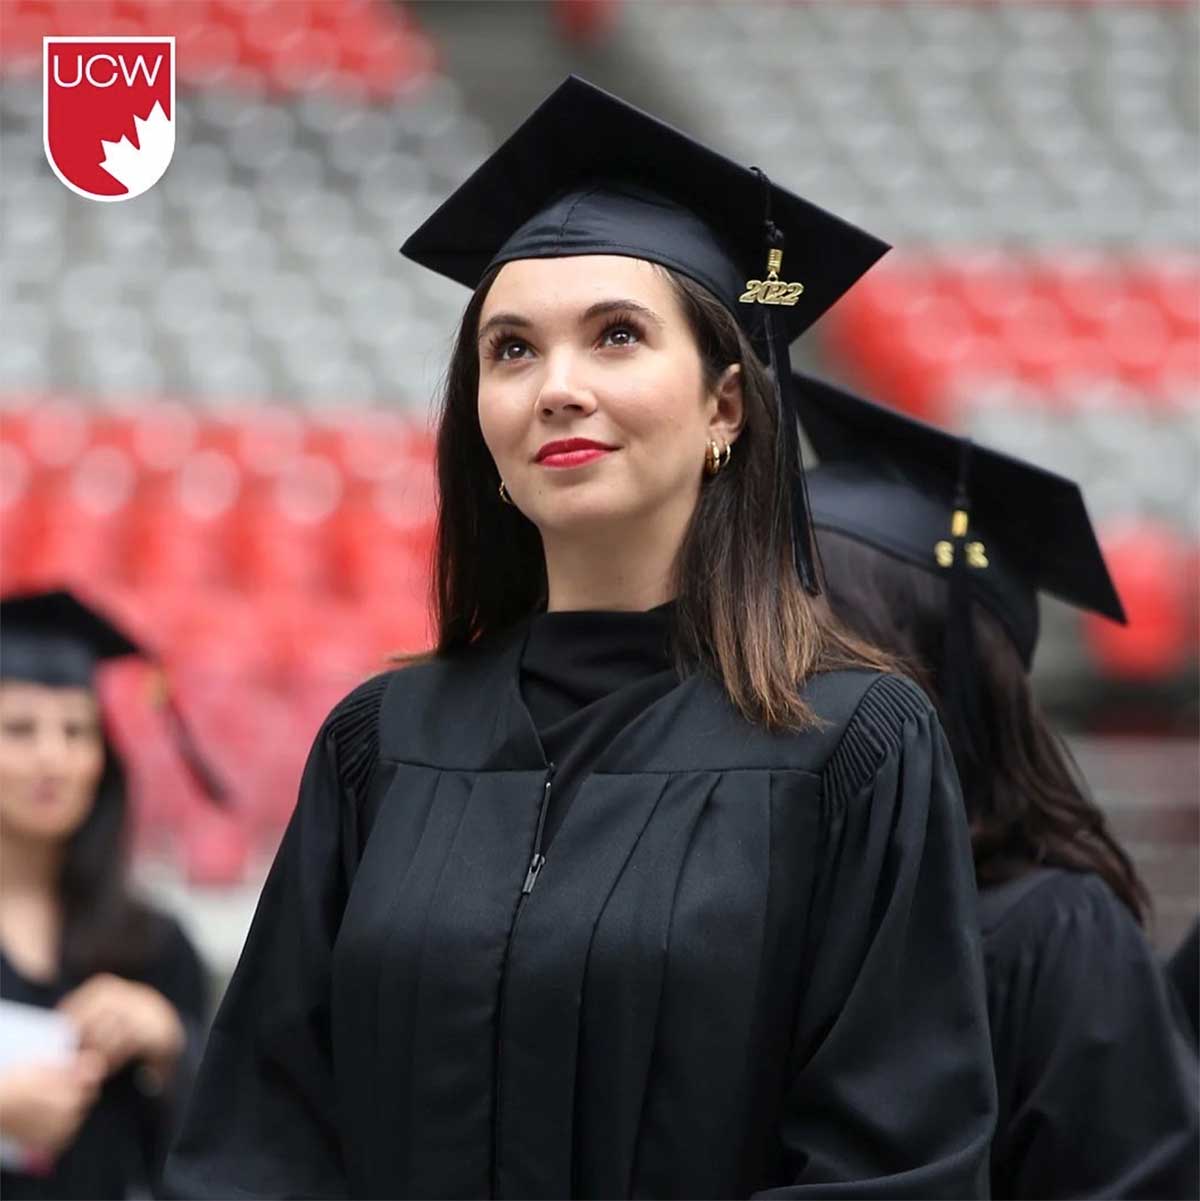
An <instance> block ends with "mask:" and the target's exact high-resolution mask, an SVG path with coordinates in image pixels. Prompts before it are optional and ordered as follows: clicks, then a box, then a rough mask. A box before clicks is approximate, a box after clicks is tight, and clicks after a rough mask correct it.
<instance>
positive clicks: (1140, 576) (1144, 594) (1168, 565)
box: [1084, 522, 1197, 680]
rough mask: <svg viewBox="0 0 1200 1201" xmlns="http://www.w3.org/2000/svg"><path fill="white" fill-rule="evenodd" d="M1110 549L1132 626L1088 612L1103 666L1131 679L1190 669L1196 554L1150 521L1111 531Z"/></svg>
mask: <svg viewBox="0 0 1200 1201" xmlns="http://www.w3.org/2000/svg"><path fill="white" fill-rule="evenodd" d="M1104 548H1105V556H1106V557H1107V559H1108V562H1109V566H1110V568H1111V570H1112V573H1113V578H1114V579H1115V581H1116V584H1117V588H1118V590H1119V591H1120V593H1121V598H1122V601H1123V602H1124V605H1125V612H1126V615H1127V616H1128V618H1129V624H1128V625H1127V626H1125V627H1122V626H1118V625H1115V624H1114V623H1113V622H1110V621H1105V620H1104V619H1103V618H1099V617H1095V616H1094V615H1091V614H1088V615H1087V617H1086V620H1085V622H1084V630H1085V636H1086V639H1087V643H1088V646H1089V647H1090V648H1091V651H1092V654H1093V655H1094V656H1095V658H1096V659H1097V661H1098V662H1099V664H1100V666H1101V668H1102V669H1103V670H1104V672H1105V673H1106V674H1108V675H1113V676H1117V677H1120V678H1123V679H1129V680H1153V679H1158V678H1161V677H1168V678H1169V677H1171V676H1173V675H1175V674H1177V673H1178V672H1180V671H1182V670H1184V669H1185V668H1186V665H1187V663H1188V662H1189V659H1190V658H1192V657H1194V655H1195V652H1196V629H1195V621H1196V615H1197V614H1196V608H1197V598H1196V573H1195V567H1196V563H1195V554H1194V552H1191V553H1189V548H1188V547H1187V546H1186V545H1185V544H1184V543H1183V542H1182V540H1181V539H1180V538H1179V537H1177V536H1176V535H1175V534H1174V533H1173V532H1172V531H1171V530H1168V529H1165V528H1162V527H1159V526H1156V525H1154V524H1152V523H1149V522H1143V523H1139V524H1138V525H1131V526H1128V527H1125V528H1122V529H1118V530H1110V531H1109V533H1108V535H1107V536H1106V537H1105V538H1104Z"/></svg>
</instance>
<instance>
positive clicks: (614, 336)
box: [600, 325, 638, 346]
mask: <svg viewBox="0 0 1200 1201" xmlns="http://www.w3.org/2000/svg"><path fill="white" fill-rule="evenodd" d="M600 341H601V342H603V343H604V344H605V345H606V346H632V345H633V344H634V343H635V342H637V341H638V331H637V330H636V329H634V328H633V326H631V325H612V326H609V328H608V329H606V330H605V331H604V334H603V335H602V337H601V339H600Z"/></svg>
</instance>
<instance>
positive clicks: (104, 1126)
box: [0, 916, 208, 1201]
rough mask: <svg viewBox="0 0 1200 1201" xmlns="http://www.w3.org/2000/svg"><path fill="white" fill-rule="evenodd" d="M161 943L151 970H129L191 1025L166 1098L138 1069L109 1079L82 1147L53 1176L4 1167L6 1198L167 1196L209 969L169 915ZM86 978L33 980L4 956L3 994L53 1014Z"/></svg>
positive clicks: (162, 922)
mask: <svg viewBox="0 0 1200 1201" xmlns="http://www.w3.org/2000/svg"><path fill="white" fill-rule="evenodd" d="M156 925H157V927H158V945H157V947H156V949H155V950H154V952H153V953H152V954H151V956H150V957H149V959H148V960H147V962H146V965H145V967H144V968H143V969H142V970H141V971H139V972H137V973H136V974H135V973H124V974H125V976H126V978H127V979H130V980H138V981H139V982H141V983H143V984H149V985H150V986H151V987H152V988H154V989H157V990H158V992H160V993H162V995H163V996H164V997H166V998H167V1000H168V1001H170V1002H171V1004H172V1005H174V1006H175V1009H176V1010H177V1011H178V1013H179V1015H180V1018H181V1019H182V1021H183V1025H184V1030H185V1032H186V1034H187V1041H188V1047H187V1049H186V1050H185V1052H184V1055H183V1057H182V1061H181V1063H180V1065H179V1068H178V1070H177V1073H176V1078H175V1080H174V1081H173V1084H172V1087H170V1088H168V1089H167V1090H166V1091H165V1092H164V1093H162V1094H161V1095H157V1096H155V1095H151V1094H149V1093H147V1092H145V1091H144V1090H143V1089H141V1088H139V1086H138V1082H137V1075H136V1068H135V1066H134V1065H131V1066H129V1067H127V1068H125V1069H124V1070H123V1071H121V1072H118V1073H117V1074H116V1075H115V1076H110V1077H109V1079H108V1080H107V1081H105V1083H104V1086H103V1088H102V1089H101V1092H100V1097H99V1099H98V1100H97V1101H96V1103H95V1105H94V1106H93V1107H92V1109H91V1111H90V1113H89V1114H88V1116H87V1118H86V1119H85V1120H84V1122H83V1125H82V1126H80V1128H79V1131H78V1133H77V1135H76V1137H75V1140H74V1142H72V1143H71V1145H70V1146H69V1147H67V1149H66V1150H65V1151H64V1152H63V1153H62V1154H61V1155H60V1156H59V1157H58V1159H57V1160H56V1161H55V1163H54V1166H53V1169H52V1170H51V1171H50V1173H49V1174H47V1175H38V1176H34V1175H30V1174H28V1173H25V1172H18V1171H13V1170H11V1169H10V1168H8V1167H5V1168H4V1169H3V1170H0V1197H3V1198H4V1201H16V1199H18V1198H25V1197H29V1198H46V1199H47V1201H49V1199H50V1198H59V1199H61V1198H115V1197H127V1196H147V1195H150V1194H151V1193H153V1194H154V1195H159V1189H160V1179H159V1175H160V1172H161V1170H162V1164H163V1159H164V1157H165V1155H166V1151H167V1146H168V1143H169V1141H170V1138H171V1136H172V1135H173V1133H174V1126H175V1123H176V1121H177V1119H178V1116H179V1115H178V1104H177V1102H178V1099H179V1098H180V1096H181V1095H182V1094H183V1093H184V1092H185V1091H186V1089H187V1087H188V1084H189V1083H190V1079H191V1076H192V1074H193V1073H194V1071H195V1067H196V1060H197V1059H198V1058H199V1049H200V1045H201V1043H202V1041H203V1037H204V1024H205V1022H206V1020H207V1017H208V984H207V980H206V977H205V972H204V968H203V965H202V964H201V962H200V959H199V957H198V956H197V954H196V951H195V949H194V948H193V946H192V944H191V942H190V941H189V940H188V938H187V935H185V934H184V932H183V931H182V930H181V929H180V927H179V925H178V923H177V922H175V921H174V920H172V919H170V918H167V917H165V916H163V917H161V918H160V919H159V920H158V921H157V922H156ZM80 983H82V981H74V980H71V981H68V980H65V979H60V980H56V981H53V982H41V981H36V980H30V979H29V978H28V977H26V976H23V975H22V974H21V973H20V972H19V971H17V969H16V968H15V967H13V965H12V964H11V963H10V962H9V960H8V959H7V958H6V957H5V956H4V954H3V953H2V952H0V996H2V997H3V998H4V999H5V1000H6V1001H18V1002H20V1003H21V1004H23V1005H37V1006H39V1007H40V1008H43V1009H52V1008H53V1007H54V1006H55V1005H57V1004H58V1002H59V1001H60V1000H62V998H63V997H64V996H66V994H67V993H68V992H70V991H71V990H72V989H74V988H75V987H76V986H77V985H78V984H80Z"/></svg>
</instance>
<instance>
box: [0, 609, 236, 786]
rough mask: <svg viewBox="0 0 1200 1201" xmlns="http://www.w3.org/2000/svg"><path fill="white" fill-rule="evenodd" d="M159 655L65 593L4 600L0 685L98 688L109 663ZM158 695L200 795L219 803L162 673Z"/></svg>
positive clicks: (0, 628) (216, 782)
mask: <svg viewBox="0 0 1200 1201" xmlns="http://www.w3.org/2000/svg"><path fill="white" fill-rule="evenodd" d="M127 655H138V656H141V657H142V658H145V659H149V660H151V661H154V659H155V656H154V655H153V654H152V653H151V652H150V651H149V650H148V649H147V648H146V647H144V646H142V645H141V644H139V643H138V642H136V641H135V640H134V639H133V638H132V637H131V636H130V635H129V634H127V633H126V632H125V631H124V630H122V629H121V628H120V627H119V626H117V625H116V624H115V623H114V622H113V621H112V620H111V619H110V618H109V617H108V616H106V615H105V614H104V613H102V612H101V611H100V610H99V609H97V608H95V607H94V606H93V605H91V604H88V603H87V602H85V601H83V600H82V599H81V598H80V597H79V596H78V595H76V594H75V593H74V592H70V591H68V590H67V589H64V588H58V589H53V590H50V591H39V592H25V593H18V594H12V595H9V596H5V597H3V598H0V681H3V680H10V681H21V682H23V683H28V684H43V685H45V686H47V687H50V688H72V687H75V688H93V689H94V688H95V687H96V672H97V671H98V670H99V669H100V668H101V667H102V666H103V665H104V664H105V663H106V662H108V661H109V660H111V659H121V658H124V657H125V656H127ZM158 670H159V680H158V683H159V689H158V695H157V696H156V697H155V698H154V699H155V701H156V702H157V703H158V704H159V706H160V707H161V708H162V711H163V715H164V717H165V719H166V721H167V725H168V727H169V729H170V732H171V736H172V738H173V739H174V741H175V744H176V746H177V747H178V750H179V754H180V757H181V758H182V759H183V760H184V762H185V763H186V764H187V766H188V768H189V770H190V771H191V772H192V775H193V776H194V777H195V779H196V782H197V783H198V784H199V785H200V788H201V789H202V791H203V792H204V793H205V794H206V795H207V796H208V797H210V798H211V799H212V800H214V801H217V802H223V801H224V800H225V796H226V793H225V788H224V786H223V785H222V784H221V781H220V780H219V779H218V778H217V776H216V774H215V773H214V771H213V769H212V768H211V766H210V765H209V764H208V762H207V760H206V759H205V758H204V756H203V755H202V754H201V753H200V750H199V748H198V746H197V745H196V742H195V739H194V738H193V737H192V734H191V731H190V730H189V729H188V727H187V724H186V723H185V722H184V720H183V715H182V714H181V713H180V712H179V708H178V706H177V705H176V704H175V701H174V699H173V698H172V697H171V695H170V693H169V690H168V689H167V686H166V677H165V675H163V673H162V669H161V668H159V669H158Z"/></svg>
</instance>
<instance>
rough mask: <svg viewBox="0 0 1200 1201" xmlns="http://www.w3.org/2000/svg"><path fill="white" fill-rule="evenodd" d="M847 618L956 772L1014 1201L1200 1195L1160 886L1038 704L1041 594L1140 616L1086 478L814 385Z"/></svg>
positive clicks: (1191, 1070) (831, 549)
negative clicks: (937, 719)
mask: <svg viewBox="0 0 1200 1201" xmlns="http://www.w3.org/2000/svg"><path fill="white" fill-rule="evenodd" d="M795 384H796V392H797V393H798V395H799V397H800V401H799V404H800V412H801V420H802V421H803V423H804V428H805V432H806V433H807V435H808V437H809V440H810V442H811V443H812V446H813V449H814V450H815V451H816V454H817V456H818V458H819V459H820V460H821V466H820V467H819V468H817V469H816V470H815V471H812V472H810V473H809V475H808V482H809V492H810V497H811V503H812V511H813V523H814V525H815V527H816V529H817V532H818V542H819V548H820V554H821V559H822V562H823V569H824V575H825V581H826V585H827V589H828V593H827V595H828V598H829V602H830V604H831V606H832V607H833V608H834V610H835V611H836V613H837V614H838V616H839V617H840V618H841V619H842V620H843V621H844V622H846V623H847V624H848V625H849V626H850V628H851V629H852V630H853V631H854V632H855V633H857V634H858V635H860V636H862V637H865V638H867V639H869V640H870V641H872V642H874V643H875V644H876V645H878V646H880V647H881V648H883V649H885V650H887V651H890V652H892V653H893V654H896V655H898V656H900V657H901V658H902V660H903V661H904V662H905V663H906V664H907V668H908V671H909V672H910V674H911V675H912V676H913V677H914V678H915V679H916V680H917V681H918V683H920V684H921V685H922V686H923V687H924V688H925V690H926V691H927V692H928V694H929V695H930V697H931V698H933V700H934V702H935V704H936V706H937V708H938V710H939V713H940V716H941V718H942V722H943V725H944V727H945V729H946V732H947V736H948V738H949V740H950V745H951V749H952V750H953V752H954V759H955V764H956V766H957V768H958V772H959V776H960V779H961V782H962V790H963V797H964V799H965V801H966V805H967V812H968V816H969V818H970V822H971V835H972V845H973V849H974V856H975V868H976V875H977V878H978V883H979V888H980V919H981V925H982V933H983V938H984V961H985V968H986V972H987V985H988V1011H989V1017H990V1021H991V1026H992V1044H993V1051H994V1055H995V1060H996V1076H997V1086H998V1092H999V1102H1000V1112H999V1120H998V1123H997V1129H996V1138H995V1141H994V1143H993V1153H992V1169H991V1175H992V1195H993V1196H994V1197H998V1198H1000V1197H1029V1198H1034V1197H1036V1198H1055V1197H1159V1198H1163V1197H1189V1198H1191V1197H1196V1196H1198V1195H1200V1181H1198V1179H1197V1172H1198V1153H1200V1142H1198V1137H1197V1127H1198V1117H1197V1071H1196V1060H1195V1057H1194V1054H1193V1053H1191V1051H1190V1048H1189V1046H1188V1039H1187V1037H1186V1036H1185V1034H1184V1032H1183V1028H1182V1027H1183V1019H1182V1012H1181V1008H1180V1007H1179V1006H1178V1005H1177V1004H1175V999H1174V997H1173V995H1172V990H1171V986H1170V984H1169V983H1168V981H1167V978H1166V975H1165V973H1164V972H1163V971H1162V970H1161V968H1160V965H1159V963H1158V960H1157V958H1156V956H1155V954H1154V951H1153V950H1152V948H1151V946H1150V944H1149V942H1148V941H1147V939H1146V937H1145V935H1144V934H1143V932H1142V923H1143V922H1144V920H1145V918H1146V915H1147V910H1148V907H1149V906H1148V898H1147V893H1146V889H1145V887H1144V885H1143V884H1142V881H1141V880H1140V879H1139V878H1138V876H1137V873H1136V871H1135V869H1134V867H1133V865H1132V863H1131V862H1130V859H1129V857H1128V855H1126V853H1125V851H1124V850H1123V849H1122V848H1121V846H1120V845H1119V843H1118V842H1117V840H1116V838H1115V837H1114V836H1113V834H1112V833H1111V832H1110V830H1109V829H1108V828H1107V825H1106V823H1105V820H1104V817H1103V814H1102V813H1101V810H1100V809H1099V807H1098V806H1097V805H1096V804H1095V802H1094V801H1093V800H1092V799H1091V797H1090V796H1089V795H1088V792H1087V789H1086V786H1085V785H1084V783H1083V782H1082V780H1081V779H1080V777H1079V775H1078V771H1077V769H1076V768H1075V765H1074V763H1073V761H1072V759H1071V757H1070V754H1069V752H1068V751H1067V749H1066V748H1065V746H1064V745H1063V744H1062V742H1061V740H1060V739H1059V738H1058V737H1057V736H1056V734H1055V733H1054V732H1053V731H1052V730H1051V729H1050V728H1049V726H1048V725H1047V723H1046V721H1045V719H1044V717H1043V716H1042V715H1041V712H1040V710H1039V708H1038V706H1037V703H1036V701H1035V699H1034V697H1033V693H1032V689H1031V686H1030V680H1029V675H1028V672H1029V667H1030V664H1031V662H1032V658H1033V652H1034V648H1035V646H1036V644H1037V637H1038V600H1037V594H1038V592H1039V591H1044V592H1049V593H1051V594H1053V595H1055V596H1058V597H1059V598H1060V599H1062V600H1065V601H1067V602H1068V603H1071V604H1074V605H1076V606H1078V607H1080V608H1084V609H1089V610H1092V611H1095V612H1098V613H1101V614H1104V615H1105V616H1107V617H1110V618H1112V619H1113V620H1116V621H1122V622H1123V621H1124V619H1125V618H1124V612H1123V609H1122V606H1121V602H1120V599H1119V598H1118V596H1117V593H1116V589H1115V588H1114V586H1113V583H1112V580H1111V578H1110V576H1109V572H1108V568H1107V566H1106V564H1105V562H1104V558H1103V556H1102V554H1101V551H1100V548H1099V545H1098V543H1097V541H1096V537H1095V534H1094V532H1093V529H1092V525H1091V521H1090V519H1089V518H1088V514H1087V510H1086V508H1085V507H1084V503H1083V497H1082V495H1081V493H1080V490H1079V488H1078V487H1077V486H1076V485H1075V484H1074V483H1073V482H1071V481H1070V480H1067V479H1064V478H1063V477H1061V476H1058V475H1055V474H1053V473H1052V472H1048V471H1044V470H1042V469H1040V468H1038V467H1035V466H1034V465H1032V464H1030V463H1025V462H1022V461H1020V460H1018V459H1015V458H1012V457H1010V456H1008V455H1004V454H1000V453H997V452H995V451H992V450H989V449H987V448H985V447H982V446H975V445H973V444H972V443H970V442H969V441H968V440H967V439H964V438H959V437H956V436H954V435H951V434H948V433H945V432H943V431H941V430H938V429H935V428H934V427H932V426H929V425H926V424H924V423H922V422H919V421H915V420H913V419H911V418H909V417H907V416H904V415H902V414H900V413H897V412H895V411H893V410H890V409H885V408H883V407H881V406H879V405H876V404H872V403H871V402H869V401H866V400H862V399H860V398H858V397H855V396H852V395H850V394H848V393H846V392H843V391H841V390H840V389H836V388H833V387H831V386H829V385H827V384H823V383H821V382H819V381H817V380H813V379H810V378H806V377H802V376H798V377H797V378H796V380H795Z"/></svg>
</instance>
